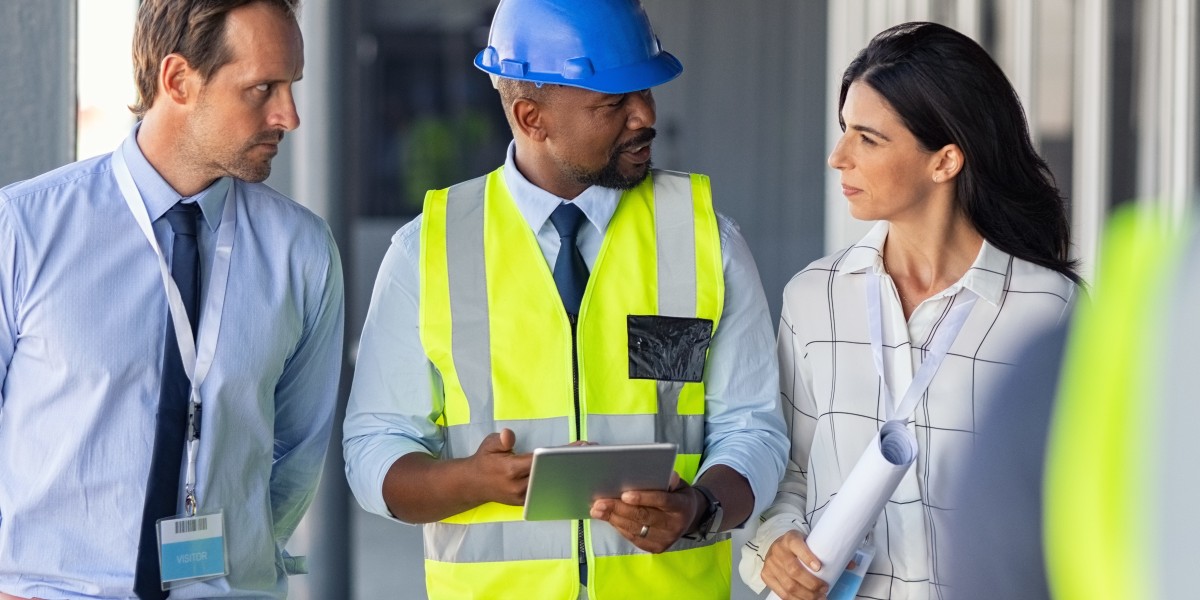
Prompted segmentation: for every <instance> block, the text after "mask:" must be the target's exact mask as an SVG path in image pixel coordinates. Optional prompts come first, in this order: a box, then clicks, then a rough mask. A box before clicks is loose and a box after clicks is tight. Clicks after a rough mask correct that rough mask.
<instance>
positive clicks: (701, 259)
mask: <svg viewBox="0 0 1200 600" xmlns="http://www.w3.org/2000/svg"><path fill="white" fill-rule="evenodd" d="M475 64H476V66H477V67H478V68H479V69H481V70H483V71H485V72H486V73H488V74H489V75H490V76H491V77H492V79H493V82H494V84H495V87H496V88H497V89H498V90H499V93H500V99H501V104H502V106H503V108H504V112H505V116H506V117H507V119H508V122H509V124H510V126H511V128H512V132H513V137H514V140H513V143H512V144H511V145H510V146H509V150H508V155H507V157H506V159H505V162H504V165H503V166H502V167H501V168H499V169H497V170H495V171H493V172H492V173H490V174H487V175H485V176H483V177H480V178H478V179H474V180H471V181H467V182H465V183H461V184H458V185H455V186H452V187H450V188H448V189H443V190H434V191H431V192H429V193H428V194H427V195H426V197H425V208H424V212H423V213H422V215H421V217H420V218H418V219H416V220H414V221H413V222H412V223H410V224H408V225H406V226H405V227H403V228H402V229H401V230H400V231H399V232H398V233H397V234H396V236H395V237H394V238H393V240H392V246H391V248H390V249H389V251H388V254H387V256H386V257H385V258H384V261H383V265H382V266H381V268H380V273H379V278H378V280H377V282H376V287H375V292H374V295H373V298H372V301H371V309H370V312H369V314H368V316H367V320H366V324H365V327H364V331H363V336H362V341H361V346H360V349H359V358H358V364H357V369H356V371H357V372H356V375H355V380H354V386H353V390H352V392H351V398H350V405H349V407H348V410H347V417H346V426H345V440H344V447H345V454H346V473H347V477H348V479H349V481H350V485H351V487H352V488H353V490H354V493H355V495H356V496H357V498H358V500H359V502H360V503H361V504H362V505H363V506H364V507H365V508H366V509H367V510H370V511H372V512H375V513H377V514H380V515H383V516H386V517H391V518H395V519H398V520H400V521H404V522H409V523H424V524H425V572H426V584H427V588H428V593H429V596H430V597H431V598H522V599H524V598H562V599H573V598H585V597H586V598H598V599H605V598H728V597H729V594H730V575H731V563H732V557H731V547H730V537H729V530H731V529H733V528H736V527H739V526H741V525H742V524H743V523H745V522H746V520H747V519H749V518H750V517H751V515H753V514H756V513H757V512H758V511H760V510H761V509H762V508H763V507H764V506H765V505H766V504H767V503H769V502H770V501H771V500H772V498H773V497H774V495H775V489H776V485H777V483H778V481H779V479H780V477H781V475H782V472H783V468H784V464H785V456H786V452H787V444H788V442H787V438H786V436H785V433H784V427H783V422H782V418H781V416H780V415H779V414H778V412H777V407H776V403H777V398H778V365H777V362H776V358H775V354H774V351H773V347H774V335H773V332H772V328H771V322H770V318H769V316H768V312H767V303H766V299H765V297H764V295H763V291H762V285H761V283H760V281H759V278H758V272H757V269H756V267H755V265H754V261H753V258H752V257H751V256H750V252H749V249H748V248H747V245H746V242H745V240H744V239H743V238H742V235H741V233H740V232H739V231H738V230H737V227H736V225H734V224H733V223H732V222H731V221H730V220H729V219H726V218H725V217H723V216H720V215H718V214H717V213H716V212H715V211H714V209H713V205H712V198H711V190H710V187H709V181H708V178H707V177H705V176H703V175H694V174H686V173H675V172H669V171H660V170H652V169H651V161H650V159H651V145H652V142H653V140H654V137H655V131H654V128H653V126H654V122H655V106H654V98H653V96H652V94H651V92H650V88H652V87H654V86H656V85H659V84H662V83H666V82H667V81H670V80H672V79H674V78H675V77H677V76H678V75H679V73H680V72H682V70H683V67H682V66H681V65H680V63H679V61H678V60H677V59H676V58H675V57H674V56H671V55H670V54H668V53H667V52H664V51H663V50H662V49H661V48H660V46H659V42H658V39H657V38H656V37H655V35H654V32H653V31H652V29H651V27H650V22H649V19H648V18H647V17H646V14H645V12H644V10H643V9H642V7H641V5H640V4H639V3H638V2H637V1H636V0H588V1H586V2H583V1H578V0H502V1H501V2H500V4H499V6H498V8H497V9H496V14H495V17H494V19H493V21H492V28H491V35H490V38H489V41H488V46H487V47H486V48H484V49H483V50H482V51H481V52H480V53H479V55H478V56H477V57H476V59H475ZM649 442H669V443H673V444H676V445H677V447H678V454H677V456H676V461H675V471H676V473H677V474H678V479H677V480H673V483H672V485H671V487H670V489H669V490H667V491H650V490H642V491H630V492H625V493H624V494H622V496H621V497H620V498H609V499H600V500H596V501H594V503H593V504H592V506H591V512H590V517H591V518H590V519H584V520H574V521H572V520H560V521H525V520H523V514H522V506H521V505H522V503H523V502H524V498H525V494H526V490H527V487H528V481H529V469H530V464H531V455H530V453H531V452H532V451H533V450H534V449H535V448H538V447H547V446H562V445H566V444H571V443H596V444H603V445H612V444H641V443H649Z"/></svg>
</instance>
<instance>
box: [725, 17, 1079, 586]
mask: <svg viewBox="0 0 1200 600" xmlns="http://www.w3.org/2000/svg"><path fill="white" fill-rule="evenodd" d="M838 119H839V122H840V123H841V125H842V131H843V132H844V133H843V134H842V136H841V138H840V139H838V141H837V144H836V146H835V147H834V149H833V152H832V153H831V154H830V155H829V165H830V166H831V167H833V168H834V169H837V170H838V171H839V172H840V173H841V183H842V192H843V193H844V194H845V196H846V199H847V200H848V201H849V207H850V213H851V215H853V216H854V217H855V218H857V219H862V220H871V221H878V223H877V224H876V225H875V226H874V228H873V229H871V231H870V233H868V234H867V236H866V237H865V238H863V239H862V240H861V241H860V242H858V243H857V244H855V245H854V246H852V247H850V248H848V249H846V250H843V251H840V252H837V253H835V254H832V255H830V256H827V257H825V258H822V259H820V260H818V261H816V262H814V263H812V264H811V265H809V266H808V267H807V268H805V269H804V270H803V271H801V272H800V273H798V274H797V275H796V276H795V277H794V278H793V279H792V281H791V282H790V283H789V284H788V286H787V288H786V289H785V291H784V298H783V310H782V315H781V320H780V326H779V342H778V343H779V358H780V372H781V382H780V383H781V393H782V398H783V400H784V412H785V417H786V418H787V420H788V426H789V430H790V435H791V441H792V450H791V464H790V465H789V468H788V472H787V474H786V475H785V476H784V479H783V481H782V483H781V484H780V490H779V494H778V495H777V497H776V500H775V503H774V504H773V505H772V506H771V507H770V508H769V509H767V511H765V512H764V513H763V515H762V517H761V519H760V523H759V526H758V529H757V531H756V532H755V534H754V535H753V537H752V538H751V539H750V541H749V542H748V543H747V545H746V547H745V548H744V549H743V557H742V564H741V573H742V577H743V579H745V580H746V582H747V583H748V584H749V585H750V586H751V587H753V588H756V589H758V590H760V591H761V590H762V589H763V587H764V586H768V587H770V588H771V589H772V590H773V591H775V592H776V593H778V594H779V595H780V596H781V597H783V598H820V597H824V596H823V594H824V593H826V592H827V591H828V590H827V589H826V588H827V586H825V585H824V584H823V583H822V582H821V580H820V579H818V578H817V577H815V576H814V575H812V574H811V573H810V572H809V571H808V570H806V569H805V568H804V566H802V564H801V562H802V561H803V563H805V564H809V565H812V564H815V561H817V557H815V556H813V555H812V553H811V551H810V550H809V548H808V546H807V545H806V544H805V541H804V540H805V537H806V536H807V535H808V533H809V531H810V529H811V525H812V524H813V523H816V522H818V521H819V520H820V519H821V516H822V514H823V511H824V509H825V507H826V505H827V504H828V503H829V501H830V499H831V498H832V497H833V496H834V495H836V494H837V492H838V490H839V488H840V487H841V486H842V483H843V482H844V480H845V478H846V476H847V475H848V474H849V472H850V470H851V469H852V468H853V467H854V465H855V464H856V463H857V461H858V459H859V457H860V456H861V455H862V453H863V450H864V449H865V448H866V447H867V445H868V443H870V442H871V441H872V440H873V439H874V437H875V435H876V433H877V432H878V431H879V429H880V427H881V426H882V425H883V424H884V423H885V422H887V421H889V420H900V421H902V422H903V423H906V426H907V428H908V429H909V430H910V431H912V432H913V433H914V435H915V436H916V439H917V448H918V455H917V459H916V462H915V464H914V465H913V467H912V468H911V469H910V470H909V471H908V472H907V473H906V474H905V476H904V478H903V479H902V480H901V481H900V484H899V487H898V488H897V490H896V492H895V493H894V494H893V495H892V496H891V498H890V499H889V501H888V503H887V504H886V506H885V507H884V510H883V512H882V513H881V514H880V516H879V518H878V520H877V521H876V524H875V526H874V528H873V529H872V531H871V533H870V534H869V535H868V537H867V539H866V540H863V541H862V542H863V543H864V546H863V547H864V548H865V549H867V554H872V553H873V559H869V565H868V567H867V571H866V572H867V574H866V577H865V578H864V580H863V582H862V587H861V589H860V590H859V591H858V594H859V597H861V598H888V599H894V600H903V599H912V598H921V599H925V598H939V597H942V596H943V595H945V593H946V589H945V588H944V587H942V586H943V581H944V573H939V567H940V565H941V564H942V561H941V560H940V559H941V558H944V556H943V557H939V554H938V553H939V550H940V548H939V544H938V542H939V539H938V533H939V527H941V528H943V530H944V527H945V520H946V516H947V511H949V510H952V509H953V507H952V506H948V505H947V504H948V502H946V494H947V492H948V490H949V489H950V487H951V486H950V485H949V483H948V482H947V481H946V476H947V473H948V472H950V471H951V470H952V467H953V465H954V463H955V461H956V460H957V459H958V456H959V455H960V454H962V452H963V450H964V449H966V448H968V447H969V446H970V444H971V443H972V436H973V431H974V430H975V428H976V425H977V423H976V421H975V419H976V415H982V414H985V413H986V412H987V411H985V410H984V409H986V408H987V406H984V405H985V404H987V403H986V402H985V399H986V398H989V396H988V395H987V394H985V393H984V392H985V391H986V390H988V389H990V388H991V387H992V386H994V385H995V384H997V383H998V382H1000V381H1002V380H1004V379H1006V378H1011V377H1020V376H1021V374H1020V373H1018V372H1016V369H1015V368H1014V367H1013V365H1014V364H1015V363H1016V362H1017V361H1016V356H1015V355H1016V353H1017V352H1018V351H1019V350H1020V349H1021V348H1022V346H1023V345H1024V343H1025V341H1026V340H1027V339H1029V338H1030V337H1031V336H1034V335H1036V334H1037V333H1038V332H1040V331H1042V330H1043V329H1045V328H1047V327H1051V326H1054V325H1055V324H1056V323H1058V322H1060V321H1062V320H1063V319H1064V318H1065V316H1066V314H1067V313H1068V312H1069V310H1070V309H1071V307H1072V305H1073V304H1074V302H1075V299H1076V297H1077V295H1078V294H1079V289H1080V288H1079V285H1080V279H1079V276H1078V275H1076V273H1075V271H1074V264H1073V263H1072V261H1071V260H1070V259H1069V258H1068V245H1069V232H1068V227H1067V217H1066V213H1065V209H1064V206H1063V201H1062V198H1061V197H1060V196H1059V193H1058V190H1057V189H1056V187H1055V185H1054V181H1053V178H1052V177H1051V175H1050V172H1049V169H1048V168H1047V166H1046V163H1045V161H1043V160H1042V159H1041V158H1040V157H1039V156H1038V155H1037V153H1036V151H1035V150H1034V148H1033V144H1032V142H1031V141H1030V137H1029V128H1028V125H1027V124H1026V122H1025V117H1024V113H1023V111H1022V109H1021V104H1020V101H1019V100H1018V98H1017V95H1016V93H1015V92H1014V91H1013V88H1012V85H1011V84H1010V83H1009V82H1008V79H1007V78H1006V77H1005V76H1004V74H1003V72H1002V71H1001V70H1000V68H999V67H998V66H997V65H996V63H995V62H994V61H992V59H991V58H990V57H989V56H988V54H987V52H986V51H984V50H983V48H981V47H980V46H979V45H978V44H976V43H975V42H974V41H972V40H971V39H970V38H968V37H966V36H964V35H962V34H960V33H958V32H956V31H954V30H952V29H949V28H947V27H944V26H941V25H937V24H933V23H906V24H903V25H899V26H896V27H892V28H891V29H888V30H886V31H884V32H882V33H880V34H879V35H877V36H875V38H874V39H873V40H871V42H870V44H869V45H868V46H867V47H866V48H865V49H864V50H862V51H861V52H860V53H859V54H858V56H857V57H856V58H855V59H854V61H853V62H851V63H850V66H849V67H848V68H847V69H846V72H845V74H844V76H843V77H842V86H841V95H840V99H839V114H838ZM1005 401H1007V402H1011V404H1012V406H1011V408H1012V410H1017V411H1019V410H1021V406H1020V399H1019V398H1010V399H1006V400H1005ZM1029 518H1030V519H1037V518H1038V515H1029ZM847 535H853V533H847ZM855 541H856V542H858V540H855ZM981 543H985V541H984V540H981Z"/></svg>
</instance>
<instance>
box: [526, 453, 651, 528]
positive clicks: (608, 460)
mask: <svg viewBox="0 0 1200 600" xmlns="http://www.w3.org/2000/svg"><path fill="white" fill-rule="evenodd" d="M674 470H675V444H632V445H616V446H602V445H593V446H556V447H553V448H538V449H536V450H534V451H533V466H532V467H531V470H530V472H529V491H528V492H526V494H525V520H527V521H553V520H559V519H589V518H591V517H590V516H589V514H588V513H589V511H590V510H591V508H592V501H593V500H598V499H600V498H619V497H620V496H621V492H625V491H628V490H666V489H667V486H668V485H670V483H671V472H672V471H674Z"/></svg>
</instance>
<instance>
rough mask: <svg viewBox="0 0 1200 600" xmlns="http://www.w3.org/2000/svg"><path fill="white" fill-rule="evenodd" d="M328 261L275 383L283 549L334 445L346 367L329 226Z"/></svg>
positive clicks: (277, 511) (312, 281) (276, 502)
mask: <svg viewBox="0 0 1200 600" xmlns="http://www.w3.org/2000/svg"><path fill="white" fill-rule="evenodd" d="M325 238H326V247H327V249H328V254H327V259H326V260H324V261H313V262H314V263H316V264H317V265H319V266H318V268H316V269H314V271H315V272H313V273H311V274H310V278H309V280H308V281H309V283H308V285H309V286H310V289H309V291H308V292H306V294H305V298H306V301H305V316H304V331H303V333H302V334H301V336H300V341H299V343H298V344H297V346H296V350H295V352H293V353H292V355H291V357H289V358H288V360H287V363H286V364H285V365H284V369H283V373H282V375H281V376H280V379H279V383H277V384H276V386H275V452H274V458H275V462H274V465H273V467H272V469H271V509H272V511H273V514H274V520H275V522H274V530H275V539H276V541H277V542H278V543H279V545H280V547H281V548H282V547H283V546H284V545H285V544H286V542H287V539H288V538H290V537H291V535H292V532H293V531H295V529H296V525H297V524H299V522H300V519H301V517H303V516H304V513H305V511H306V510H308V506H309V504H311V503H312V499H313V497H314V496H315V495H316V491H317V484H318V482H319V481H320V474H321V467H322V465H323V464H324V462H325V453H326V451H328V449H329V435H330V430H331V428H332V425H333V414H334V410H335V408H336V407H337V394H338V382H339V380H340V378H341V369H342V361H341V356H342V339H343V328H344V313H345V294H344V290H343V283H342V265H341V259H340V257H339V256H338V251H337V246H336V245H335V244H334V241H333V236H332V235H331V234H330V232H329V229H328V227H326V228H325Z"/></svg>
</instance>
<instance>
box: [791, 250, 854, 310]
mask: <svg viewBox="0 0 1200 600" xmlns="http://www.w3.org/2000/svg"><path fill="white" fill-rule="evenodd" d="M850 250H851V248H844V249H842V250H838V251H837V252H834V253H833V254H829V255H827V256H822V257H821V258H818V259H817V260H814V261H812V262H810V263H808V266H806V267H804V268H803V269H801V270H800V271H799V272H797V273H796V274H795V275H793V276H792V278H791V280H790V281H788V283H787V285H786V286H784V289H783V296H784V302H789V301H794V300H800V299H804V300H806V301H820V302H822V303H827V302H829V301H831V300H833V298H831V297H830V292H831V291H833V290H835V289H840V288H842V287H844V286H845V285H846V284H848V283H850V282H851V280H857V279H858V278H859V277H861V275H860V274H858V273H852V272H848V271H846V270H845V267H846V264H845V262H844V261H845V259H846V256H847V254H848V253H849V251H850Z"/></svg>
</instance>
